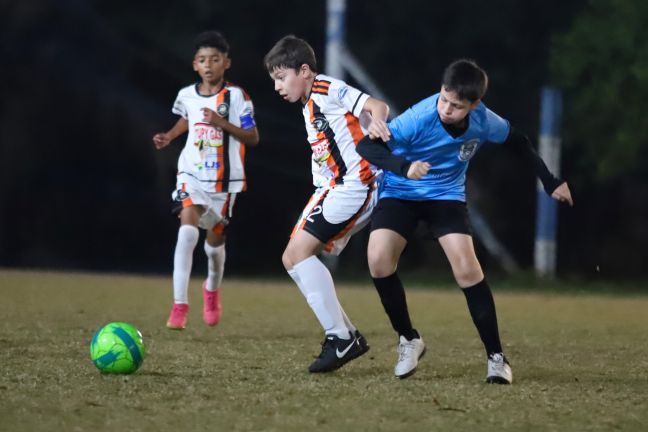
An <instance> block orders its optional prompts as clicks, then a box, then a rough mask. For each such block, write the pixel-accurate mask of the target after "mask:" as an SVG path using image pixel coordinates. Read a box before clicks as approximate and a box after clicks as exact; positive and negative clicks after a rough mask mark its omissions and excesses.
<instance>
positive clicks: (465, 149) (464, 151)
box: [458, 138, 479, 162]
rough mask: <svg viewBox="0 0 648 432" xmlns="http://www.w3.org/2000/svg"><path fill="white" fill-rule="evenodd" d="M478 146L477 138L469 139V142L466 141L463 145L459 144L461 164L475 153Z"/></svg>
mask: <svg viewBox="0 0 648 432" xmlns="http://www.w3.org/2000/svg"><path fill="white" fill-rule="evenodd" d="M478 144H479V140H478V139H477V138H475V139H471V140H470V141H467V142H465V143H463V144H461V148H460V149H459V156H458V157H459V160H460V161H462V162H465V161H467V160H468V159H470V158H471V157H473V155H474V154H475V152H476V151H477V145H478Z"/></svg>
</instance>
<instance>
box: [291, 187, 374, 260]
mask: <svg viewBox="0 0 648 432" xmlns="http://www.w3.org/2000/svg"><path fill="white" fill-rule="evenodd" d="M377 202H378V193H377V188H376V186H375V184H373V183H372V184H370V185H366V186H364V185H362V186H357V185H354V186H347V185H346V184H341V185H337V186H335V187H332V188H320V189H317V190H316V191H315V193H314V194H313V196H311V198H310V200H309V201H308V204H306V207H305V208H304V211H303V212H302V214H301V216H300V217H299V220H298V221H297V224H296V225H295V227H294V228H293V231H292V233H291V234H290V237H291V238H292V237H293V236H294V235H295V234H296V233H297V232H298V231H299V230H302V229H303V230H304V231H306V232H308V233H310V234H312V235H313V236H314V237H315V238H317V239H318V240H319V241H321V242H322V243H324V244H325V245H326V246H325V248H324V250H325V251H326V252H328V253H330V254H333V255H339V254H340V252H342V250H344V247H345V246H346V245H347V243H348V242H349V239H350V238H351V236H352V235H353V234H355V233H357V232H358V231H360V230H361V229H362V228H364V226H365V225H367V223H368V222H369V219H370V216H371V212H372V211H373V209H374V207H375V206H376V203H377Z"/></svg>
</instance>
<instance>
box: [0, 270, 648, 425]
mask: <svg viewBox="0 0 648 432" xmlns="http://www.w3.org/2000/svg"><path fill="white" fill-rule="evenodd" d="M199 285H200V281H198V280H194V281H192V287H191V290H192V291H191V293H190V300H191V301H192V309H191V311H190V318H189V324H188V327H187V329H186V330H185V331H182V332H173V331H169V330H167V329H166V328H165V327H164V323H165V320H166V318H167V314H168V311H169V307H170V296H171V289H170V278H166V279H165V278H155V277H134V276H118V275H114V276H113V275H86V274H64V273H45V272H17V271H7V270H4V271H2V270H0V299H1V307H0V365H1V369H0V430H2V431H31V430H40V431H54V430H61V431H103V430H106V431H108V430H109V431H116V432H119V431H127V430H136V431H140V430H142V431H144V430H150V431H167V430H168V431H171V430H173V431H193V430H209V431H257V430H259V431H261V430H263V431H266V430H267V431H305V430H312V431H315V430H327V431H396V430H407V431H489V430H499V431H607V430H610V431H612V430H614V431H616V430H622V431H647V430H648V342H647V334H648V297H646V296H640V295H633V296H626V297H624V296H611V295H585V294H578V295H575V294H569V295H561V294H555V293H554V294H551V293H545V294H533V293H529V292H525V293H523V294H516V293H508V292H500V291H498V290H497V289H496V290H495V297H496V302H497V305H498V314H499V320H500V328H501V330H502V338H503V342H504V345H505V350H506V353H507V355H508V356H509V357H510V360H511V363H512V366H513V372H514V377H515V382H514V384H513V385H512V386H489V385H486V384H484V378H485V359H484V355H483V352H482V347H481V343H480V342H479V339H478V337H477V334H476V331H475V330H474V328H473V327H472V322H471V321H470V318H469V316H468V312H467V310H466V305H465V300H464V297H463V295H461V293H460V292H458V291H455V290H438V289H437V290H435V289H426V290H416V289H412V290H410V291H409V292H408V296H409V302H410V310H411V313H412V315H413V318H414V321H415V324H416V327H417V328H418V329H419V330H420V331H421V334H422V335H423V337H424V339H425V341H426V343H427V345H428V353H427V355H426V356H425V357H424V358H423V360H422V361H421V363H420V365H419V370H418V372H417V373H416V374H415V375H413V376H412V377H411V378H409V379H407V380H402V381H401V380H397V379H395V378H394V377H393V375H392V373H393V366H394V362H395V360H396V352H395V347H396V337H395V335H394V334H393V332H392V330H391V328H390V326H389V324H388V321H387V319H386V317H385V316H384V313H383V311H382V306H381V305H380V303H379V300H378V297H377V295H376V294H375V292H374V290H373V289H370V287H369V284H366V285H364V286H353V287H349V286H344V285H343V286H341V287H339V296H340V299H341V301H342V303H343V305H344V306H345V309H346V311H347V313H348V314H349V316H350V317H351V318H352V319H353V320H354V322H355V323H356V325H358V327H359V328H360V329H361V330H362V332H363V333H364V334H365V336H366V337H367V339H368V340H369V343H370V345H371V351H370V352H369V353H368V354H367V355H365V356H364V357H361V358H359V359H358V360H356V361H354V362H352V363H350V364H348V365H346V366H345V367H344V368H342V369H341V370H339V371H337V372H335V373H333V374H329V375H324V376H322V375H317V376H313V375H309V374H308V373H307V372H306V367H307V366H308V364H309V363H310V362H311V361H312V359H313V356H314V355H316V354H318V353H319V348H320V347H319V342H320V341H321V338H322V335H321V333H320V331H319V326H318V324H317V322H316V320H315V318H314V317H313V316H312V314H311V312H310V309H308V306H307V305H306V302H305V301H304V299H303V298H302V297H301V295H300V294H299V292H298V290H297V288H296V287H293V286H292V285H291V284H290V283H289V281H288V278H286V280H285V282H283V283H282V282H263V281H256V282H250V281H235V280H231V279H226V282H225V287H224V291H223V307H224V312H223V320H222V322H221V324H219V325H218V326H217V327H215V328H208V327H206V326H205V325H204V324H203V323H202V319H201V307H202V304H201V298H200V296H199ZM110 321H126V322H130V323H132V324H134V325H136V326H137V327H138V328H139V329H140V330H141V331H142V333H143V334H144V341H145V344H146V346H147V349H148V355H147V357H146V359H145V361H144V364H143V366H142V368H141V369H140V370H139V371H137V372H136V373H135V374H133V375H130V376H110V375H102V374H100V373H99V372H98V371H97V370H96V369H95V367H94V366H93V364H92V363H91V361H90V359H89V344H90V339H91V337H92V335H93V333H94V332H95V330H96V329H98V328H99V327H101V326H102V325H103V324H105V323H107V322H110Z"/></svg>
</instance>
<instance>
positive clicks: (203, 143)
mask: <svg viewBox="0 0 648 432" xmlns="http://www.w3.org/2000/svg"><path fill="white" fill-rule="evenodd" d="M194 139H195V141H194V145H195V146H196V147H198V149H199V150H202V149H203V148H205V147H220V146H222V145H223V130H222V129H221V128H215V127H213V126H212V125H208V124H206V123H196V125H195V128H194Z"/></svg>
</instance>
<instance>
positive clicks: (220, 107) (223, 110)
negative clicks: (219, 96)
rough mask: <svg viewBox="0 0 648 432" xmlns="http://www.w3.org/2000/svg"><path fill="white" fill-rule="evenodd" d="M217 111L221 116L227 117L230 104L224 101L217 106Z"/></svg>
mask: <svg viewBox="0 0 648 432" xmlns="http://www.w3.org/2000/svg"><path fill="white" fill-rule="evenodd" d="M216 112H217V113H218V115H219V116H221V117H227V116H228V115H229V105H227V104H226V103H222V104H220V105H218V107H216Z"/></svg>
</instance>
